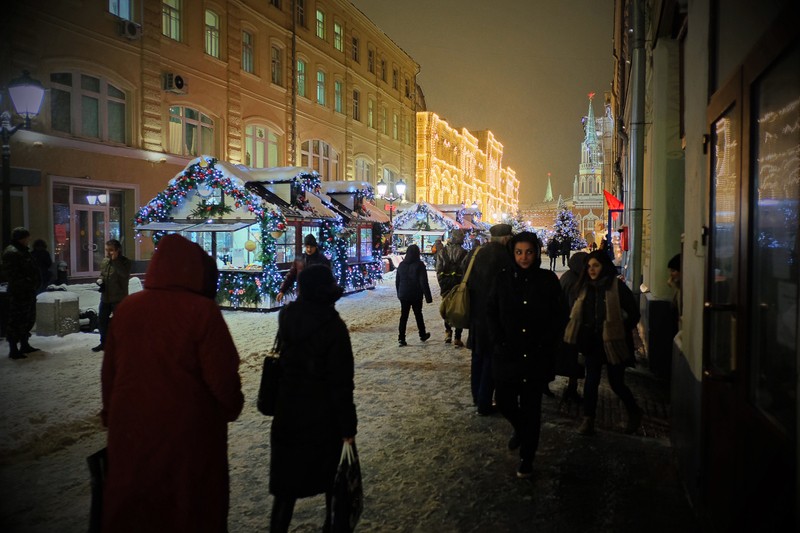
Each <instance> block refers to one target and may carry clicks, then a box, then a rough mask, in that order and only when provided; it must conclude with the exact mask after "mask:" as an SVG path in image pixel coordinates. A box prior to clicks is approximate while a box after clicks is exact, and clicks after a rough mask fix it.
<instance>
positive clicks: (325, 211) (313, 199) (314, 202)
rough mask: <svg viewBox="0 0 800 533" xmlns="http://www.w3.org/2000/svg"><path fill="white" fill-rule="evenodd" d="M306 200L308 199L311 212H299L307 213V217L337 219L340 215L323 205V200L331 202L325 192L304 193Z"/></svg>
mask: <svg viewBox="0 0 800 533" xmlns="http://www.w3.org/2000/svg"><path fill="white" fill-rule="evenodd" d="M306 200H307V201H308V203H309V205H310V206H311V208H312V209H313V211H312V212H309V211H300V212H301V213H307V214H308V216H309V218H333V219H339V218H341V216H340V215H339V214H338V213H337V212H336V211H334V210H333V209H331V208H330V207H328V206H327V205H325V203H323V200H324V201H325V202H327V203H328V204H330V203H331V199H330V197H329V196H328V195H325V194H319V195H318V194H317V193H306Z"/></svg>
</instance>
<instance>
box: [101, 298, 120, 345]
mask: <svg viewBox="0 0 800 533" xmlns="http://www.w3.org/2000/svg"><path fill="white" fill-rule="evenodd" d="M116 306H117V304H116V302H115V303H111V302H104V301H102V300H101V301H100V309H98V314H99V316H98V317H97V318H98V326H97V329H99V330H100V345H101V346H102V345H104V344H105V343H106V333H108V325H109V324H110V323H111V315H112V314H114V308H115V307H116Z"/></svg>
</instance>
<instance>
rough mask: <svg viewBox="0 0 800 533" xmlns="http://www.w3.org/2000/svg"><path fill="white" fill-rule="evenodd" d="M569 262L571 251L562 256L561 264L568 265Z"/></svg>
mask: <svg viewBox="0 0 800 533" xmlns="http://www.w3.org/2000/svg"><path fill="white" fill-rule="evenodd" d="M567 263H569V252H567V253H565V254H563V255H562V256H561V266H562V267H563V266H567Z"/></svg>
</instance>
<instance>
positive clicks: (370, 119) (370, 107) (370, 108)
mask: <svg viewBox="0 0 800 533" xmlns="http://www.w3.org/2000/svg"><path fill="white" fill-rule="evenodd" d="M374 115H375V100H373V99H372V98H370V99H369V103H368V104H367V126H369V127H370V128H373V129H374V128H375V116H374Z"/></svg>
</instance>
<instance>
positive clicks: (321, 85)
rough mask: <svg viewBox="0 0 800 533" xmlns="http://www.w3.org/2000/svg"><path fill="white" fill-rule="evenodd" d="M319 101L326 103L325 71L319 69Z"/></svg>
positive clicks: (321, 103)
mask: <svg viewBox="0 0 800 533" xmlns="http://www.w3.org/2000/svg"><path fill="white" fill-rule="evenodd" d="M317 103H318V104H319V105H325V73H324V72H322V71H321V70H318V71H317Z"/></svg>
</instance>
